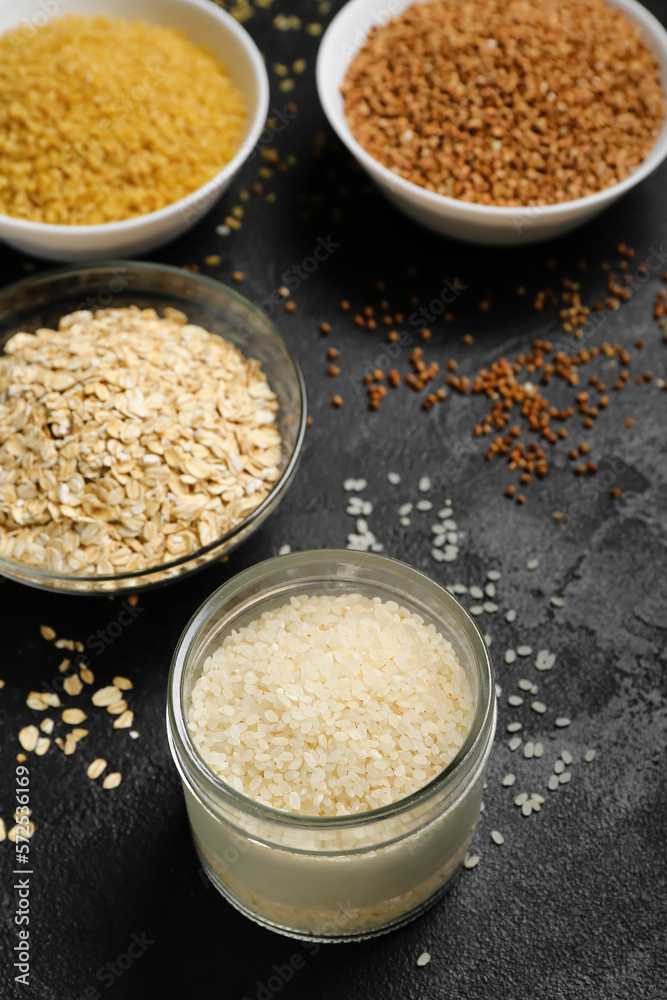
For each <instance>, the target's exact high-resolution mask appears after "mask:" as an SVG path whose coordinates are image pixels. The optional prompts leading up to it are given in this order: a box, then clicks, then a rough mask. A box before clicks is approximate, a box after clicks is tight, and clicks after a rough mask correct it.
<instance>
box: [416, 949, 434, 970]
mask: <svg viewBox="0 0 667 1000" xmlns="http://www.w3.org/2000/svg"><path fill="white" fill-rule="evenodd" d="M430 961H431V956H430V955H429V953H428V952H427V951H423V952H422V953H421V955H420V956H419V958H418V959H417V965H418V966H419V967H420V968H423V967H424V966H425V965H428V963H429V962H430Z"/></svg>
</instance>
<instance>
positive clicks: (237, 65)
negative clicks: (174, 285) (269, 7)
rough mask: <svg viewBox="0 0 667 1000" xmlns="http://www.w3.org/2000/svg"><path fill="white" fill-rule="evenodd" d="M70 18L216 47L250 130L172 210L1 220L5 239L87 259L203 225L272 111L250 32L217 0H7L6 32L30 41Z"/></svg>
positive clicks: (137, 248)
mask: <svg viewBox="0 0 667 1000" xmlns="http://www.w3.org/2000/svg"><path fill="white" fill-rule="evenodd" d="M52 8H53V9H52ZM66 14H79V15H85V16H86V17H93V16H96V15H103V16H105V17H109V18H123V19H125V20H133V21H144V22H147V23H149V24H159V25H165V26H168V27H173V28H178V29H180V30H181V31H183V32H184V34H185V35H186V36H187V38H188V39H189V40H190V41H192V42H194V43H196V44H199V45H203V46H205V47H206V48H207V49H209V50H210V52H211V53H212V54H213V55H214V56H215V57H216V58H217V59H218V60H219V61H220V62H221V63H222V64H223V65H224V67H225V69H226V71H227V73H228V75H229V77H230V79H231V80H232V82H233V83H234V85H235V86H236V87H237V88H238V90H239V91H240V92H241V94H242V96H243V98H244V102H245V109H246V121H245V133H244V136H243V140H242V142H241V145H240V146H239V149H238V151H237V153H236V155H235V156H234V157H233V158H232V159H231V160H230V162H229V163H227V165H226V166H225V167H224V169H223V170H221V171H220V173H218V174H217V175H216V176H215V177H213V179H212V180H210V181H209V182H208V183H207V184H205V185H204V186H203V187H200V188H198V189H197V190H196V191H194V192H192V193H191V194H189V195H188V196H187V197H185V198H181V199H180V200H179V201H176V202H174V203H173V204H171V205H167V206H165V207H164V208H160V209H158V210H157V211H154V212H149V213H147V214H145V215H139V216H136V217H134V218H129V219H125V220H123V221H121V222H107V223H101V224H97V225H55V224H46V223H42V222H33V221H30V220H27V219H21V218H15V217H11V216H9V215H0V240H2V241H4V242H6V243H8V244H9V245H10V246H12V247H15V248H16V249H17V250H21V251H22V252H23V253H27V254H31V255H33V256H35V257H41V258H44V259H47V260H53V261H87V260H95V259H97V260H99V259H101V258H109V257H127V256H135V255H138V254H143V253H147V252H148V251H149V250H152V249H155V247H158V246H161V245H162V244H164V243H168V242H170V241H171V240H174V239H176V238H177V237H178V236H180V235H182V234H183V233H185V232H187V230H188V229H191V228H192V226H194V225H195V224H196V223H197V222H199V221H200V220H201V219H202V218H203V216H204V215H205V214H206V213H207V212H209V211H210V210H211V209H212V208H213V206H214V205H215V204H216V202H217V201H218V200H219V198H220V196H221V195H222V193H223V192H224V191H225V189H226V188H227V187H228V186H229V184H230V183H231V181H232V179H233V177H234V176H235V174H236V173H237V172H238V171H239V169H240V168H241V166H242V165H243V163H244V162H245V161H246V160H247V159H248V157H249V156H250V154H251V153H252V151H253V149H254V147H255V145H256V143H257V141H258V139H259V137H260V135H261V133H262V130H263V129H264V127H265V123H266V116H267V112H268V107H269V83H268V77H267V73H266V68H265V66H264V61H263V59H262V57H261V55H260V53H259V50H258V48H257V46H256V45H255V43H254V42H253V40H252V38H251V37H250V35H249V34H248V32H247V31H246V30H245V29H244V28H243V27H242V26H241V25H240V24H239V23H238V21H236V20H235V19H234V18H233V17H231V16H230V15H229V14H227V13H226V12H225V11H224V10H222V9H221V8H220V7H217V6H215V5H214V4H213V3H211V2H210V0H64V2H63V3H58V2H55V3H53V4H47V3H44V2H43V0H0V34H2V35H4V34H5V33H7V32H10V31H15V30H17V29H18V30H19V32H20V31H23V32H26V37H29V36H30V33H31V32H34V29H35V28H39V27H41V26H42V25H44V24H46V23H47V22H48V21H49V20H50V19H51V17H53V16H55V17H63V16H65V15H66Z"/></svg>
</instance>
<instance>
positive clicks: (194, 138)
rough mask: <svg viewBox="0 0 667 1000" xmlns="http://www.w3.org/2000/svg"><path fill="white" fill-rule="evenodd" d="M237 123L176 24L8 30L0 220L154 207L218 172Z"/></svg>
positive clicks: (229, 92) (231, 98) (206, 62)
mask: <svg viewBox="0 0 667 1000" xmlns="http://www.w3.org/2000/svg"><path fill="white" fill-rule="evenodd" d="M17 42H19V43H20V44H17ZM245 117H246V115H245V107H244V101H243V97H242V95H241V94H240V92H239V91H238V90H237V88H236V87H235V86H234V84H233V83H232V82H231V80H230V79H229V77H228V76H227V73H226V71H225V69H224V67H223V66H222V65H220V63H218V62H217V60H216V59H215V58H214V57H213V55H212V54H211V53H210V52H208V51H207V50H206V49H205V48H203V47H202V46H199V45H195V44H194V43H193V42H190V41H189V40H188V39H187V38H186V37H185V35H184V34H183V33H182V32H180V31H178V30H177V29H175V28H170V27H165V26H161V25H155V24H144V23H143V22H141V21H124V20H121V19H119V18H113V19H109V18H105V17H94V18H87V17H82V16H79V15H73V14H71V15H68V16H67V17H63V18H54V19H52V20H50V21H49V22H48V23H47V24H45V25H43V26H42V27H39V28H37V30H36V31H34V33H32V34H31V36H30V37H28V38H26V37H24V36H23V35H21V34H19V33H18V32H10V33H9V34H6V35H4V36H3V37H1V38H0V213H2V214H4V215H9V216H14V217H17V218H21V219H29V220H31V221H33V222H46V223H56V224H59V225H62V224H66V225H92V224H98V223H105V222H118V221H120V220H122V219H130V218H134V217H135V216H140V215H144V214H146V213H147V212H154V211H157V210H158V209H160V208H164V207H165V206H166V205H169V204H172V203H173V202H175V201H178V200H179V199H181V198H184V197H185V196H186V195H188V194H191V193H192V192H193V191H195V190H196V189H197V188H199V187H201V186H202V185H204V184H206V183H207V182H208V181H210V180H212V179H213V177H215V176H216V174H218V173H219V172H220V171H221V170H222V169H223V167H224V166H225V165H226V164H227V163H228V162H229V161H230V160H231V159H232V158H233V156H234V155H235V154H236V152H237V150H238V148H239V146H240V144H241V141H242V139H243V133H244V127H245Z"/></svg>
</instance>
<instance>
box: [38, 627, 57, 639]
mask: <svg viewBox="0 0 667 1000" xmlns="http://www.w3.org/2000/svg"><path fill="white" fill-rule="evenodd" d="M39 631H40V632H41V634H42V639H46V641H47V642H53V640H54V639H55V637H56V633H55V630H54V629H52V628H51V626H50V625H40V626H39Z"/></svg>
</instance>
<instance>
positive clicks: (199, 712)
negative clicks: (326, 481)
mask: <svg viewBox="0 0 667 1000" xmlns="http://www.w3.org/2000/svg"><path fill="white" fill-rule="evenodd" d="M167 715H168V718H167V724H168V734H169V742H170V748H171V752H172V755H173V757H174V760H175V762H176V766H177V768H178V770H179V773H180V775H181V778H182V781H183V788H184V791H185V800H186V805H187V810H188V814H189V819H190V825H191V828H192V834H193V838H194V842H195V846H196V849H197V852H198V854H199V857H200V859H201V862H202V865H203V867H204V869H205V871H206V873H207V874H208V876H209V878H210V879H211V881H212V882H213V884H214V885H215V886H216V887H217V888H218V889H219V891H220V892H221V893H222V895H223V896H225V897H226V899H228V900H229V902H231V903H232V904H233V905H234V906H235V907H237V908H238V909H239V910H241V911H242V912H243V913H245V914H246V915H247V916H248V917H250V918H251V919H253V920H255V921H256V922H257V923H259V924H262V925H263V926H265V927H268V928H270V929H272V930H275V931H278V932H280V933H282V934H287V935H290V936H292V937H297V938H305V939H313V940H318V941H343V940H355V939H356V940H360V939H363V938H367V937H371V936H373V935H376V934H379V933H382V932H384V931H387V930H389V929H391V928H394V927H396V926H399V925H400V924H403V923H405V922H406V921H408V920H411V919H412V918H413V917H415V916H417V915H418V914H419V913H420V912H422V911H423V910H424V909H425V908H426V907H427V906H430V905H431V904H432V903H433V902H434V901H435V900H436V899H437V898H438V897H439V896H440V895H441V893H442V892H444V890H445V888H446V887H447V885H448V884H449V882H450V880H451V878H452V876H453V875H454V873H455V872H456V871H457V869H458V867H459V865H460V863H461V861H462V860H463V857H464V855H465V852H466V850H467V848H468V846H469V844H470V841H471V839H472V835H473V833H474V831H475V827H476V825H477V820H478V818H479V812H480V806H481V799H482V789H483V785H484V776H485V772H486V764H487V759H488V755H489V752H490V748H491V743H492V740H493V734H494V730H495V723H496V705H495V687H494V681H493V668H492V666H491V661H490V658H489V654H488V650H487V647H486V645H485V643H484V641H483V639H482V636H481V634H480V632H479V630H478V628H477V626H476V625H475V623H474V621H473V620H472V619H471V618H470V617H469V615H468V613H467V612H466V611H465V609H464V608H462V607H461V605H460V604H459V603H458V601H456V600H455V599H454V598H453V597H452V596H451V595H450V594H449V593H448V592H447V591H446V590H444V589H443V588H442V587H441V586H439V585H438V584H437V583H435V581H433V580H431V579H430V578H429V577H427V576H425V575H424V574H422V573H420V572H418V571H417V570H415V569H412V568H411V567H409V566H407V565H405V564H404V563H401V562H398V561H397V560H395V559H389V558H387V557H386V556H380V555H377V554H375V553H369V552H352V551H347V550H320V551H313V552H297V553H292V554H290V555H285V556H278V557H277V558H275V559H270V560H268V561H267V562H264V563H261V564H260V565H258V566H253V567H252V568H250V569H248V570H246V571H244V572H243V573H240V574H239V575H238V576H236V577H235V578H233V579H232V580H230V581H229V582H228V583H226V584H225V585H224V586H222V587H220V588H219V589H218V590H217V591H216V592H215V593H214V594H212V596H211V597H210V598H209V599H208V600H207V601H206V602H205V604H203V605H202V607H201V608H200V609H199V610H198V611H197V613H196V614H195V615H194V617H193V618H192V620H191V621H190V623H189V624H188V626H187V628H186V629H185V632H184V633H183V635H182V637H181V640H180V642H179V644H178V647H177V649H176V652H175V654H174V659H173V663H172V669H171V675H170V679H169V694H168V708H167Z"/></svg>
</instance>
